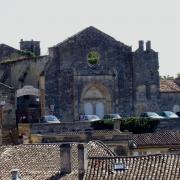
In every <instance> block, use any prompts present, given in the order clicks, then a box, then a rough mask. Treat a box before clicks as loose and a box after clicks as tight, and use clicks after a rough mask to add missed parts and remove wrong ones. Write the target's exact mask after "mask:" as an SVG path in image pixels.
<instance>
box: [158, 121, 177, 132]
mask: <svg viewBox="0 0 180 180" xmlns="http://www.w3.org/2000/svg"><path fill="white" fill-rule="evenodd" d="M161 131H180V118H177V119H163V120H161V121H160V124H159V125H158V126H157V129H156V132H161Z"/></svg>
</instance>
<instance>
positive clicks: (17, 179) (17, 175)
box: [11, 169, 21, 180]
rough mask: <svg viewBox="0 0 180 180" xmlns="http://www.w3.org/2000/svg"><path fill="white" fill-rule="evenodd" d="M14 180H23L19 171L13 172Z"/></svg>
mask: <svg viewBox="0 0 180 180" xmlns="http://www.w3.org/2000/svg"><path fill="white" fill-rule="evenodd" d="M11 175H12V180H21V177H20V173H19V169H12V170H11Z"/></svg>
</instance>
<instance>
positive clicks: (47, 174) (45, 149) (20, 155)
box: [0, 141, 114, 180]
mask: <svg viewBox="0 0 180 180" xmlns="http://www.w3.org/2000/svg"><path fill="white" fill-rule="evenodd" d="M86 147H87V156H88V157H91V156H95V155H96V156H100V157H101V156H108V157H109V156H113V155H114V153H113V152H112V151H111V150H109V149H108V148H107V146H105V145H104V144H103V143H102V142H100V141H98V142H93V141H91V142H89V143H88V144H87V145H86ZM71 155H72V159H71V161H72V162H71V163H72V164H71V168H72V172H71V173H70V174H67V175H65V176H62V175H61V174H60V170H61V165H60V164H61V161H60V160H61V159H60V144H29V145H17V146H1V147H0V175H2V176H0V179H1V180H7V179H10V177H11V173H10V172H11V170H12V169H19V170H20V174H21V177H22V178H23V180H44V179H54V180H58V179H63V180H66V179H68V180H71V179H72V180H76V179H78V174H77V167H78V160H77V144H71Z"/></svg>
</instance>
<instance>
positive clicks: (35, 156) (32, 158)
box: [0, 145, 60, 180]
mask: <svg viewBox="0 0 180 180" xmlns="http://www.w3.org/2000/svg"><path fill="white" fill-rule="evenodd" d="M14 168H18V169H20V173H21V176H22V177H23V179H24V180H26V179H27V180H31V179H47V178H50V177H51V176H53V175H54V174H56V173H58V172H59V171H60V147H59V145H19V146H10V147H6V148H4V149H3V152H2V153H1V156H0V174H3V177H2V180H6V179H9V177H10V176H11V175H10V171H11V169H14Z"/></svg>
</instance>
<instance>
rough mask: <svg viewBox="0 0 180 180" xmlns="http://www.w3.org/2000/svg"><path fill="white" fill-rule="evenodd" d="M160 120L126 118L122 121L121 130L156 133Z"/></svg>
mask: <svg viewBox="0 0 180 180" xmlns="http://www.w3.org/2000/svg"><path fill="white" fill-rule="evenodd" d="M159 122H160V120H158V119H149V118H139V117H130V118H125V119H123V120H122V121H121V126H120V130H121V131H124V130H128V131H130V132H133V133H136V134H137V133H152V132H154V131H155V129H156V127H157V125H158V124H159Z"/></svg>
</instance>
